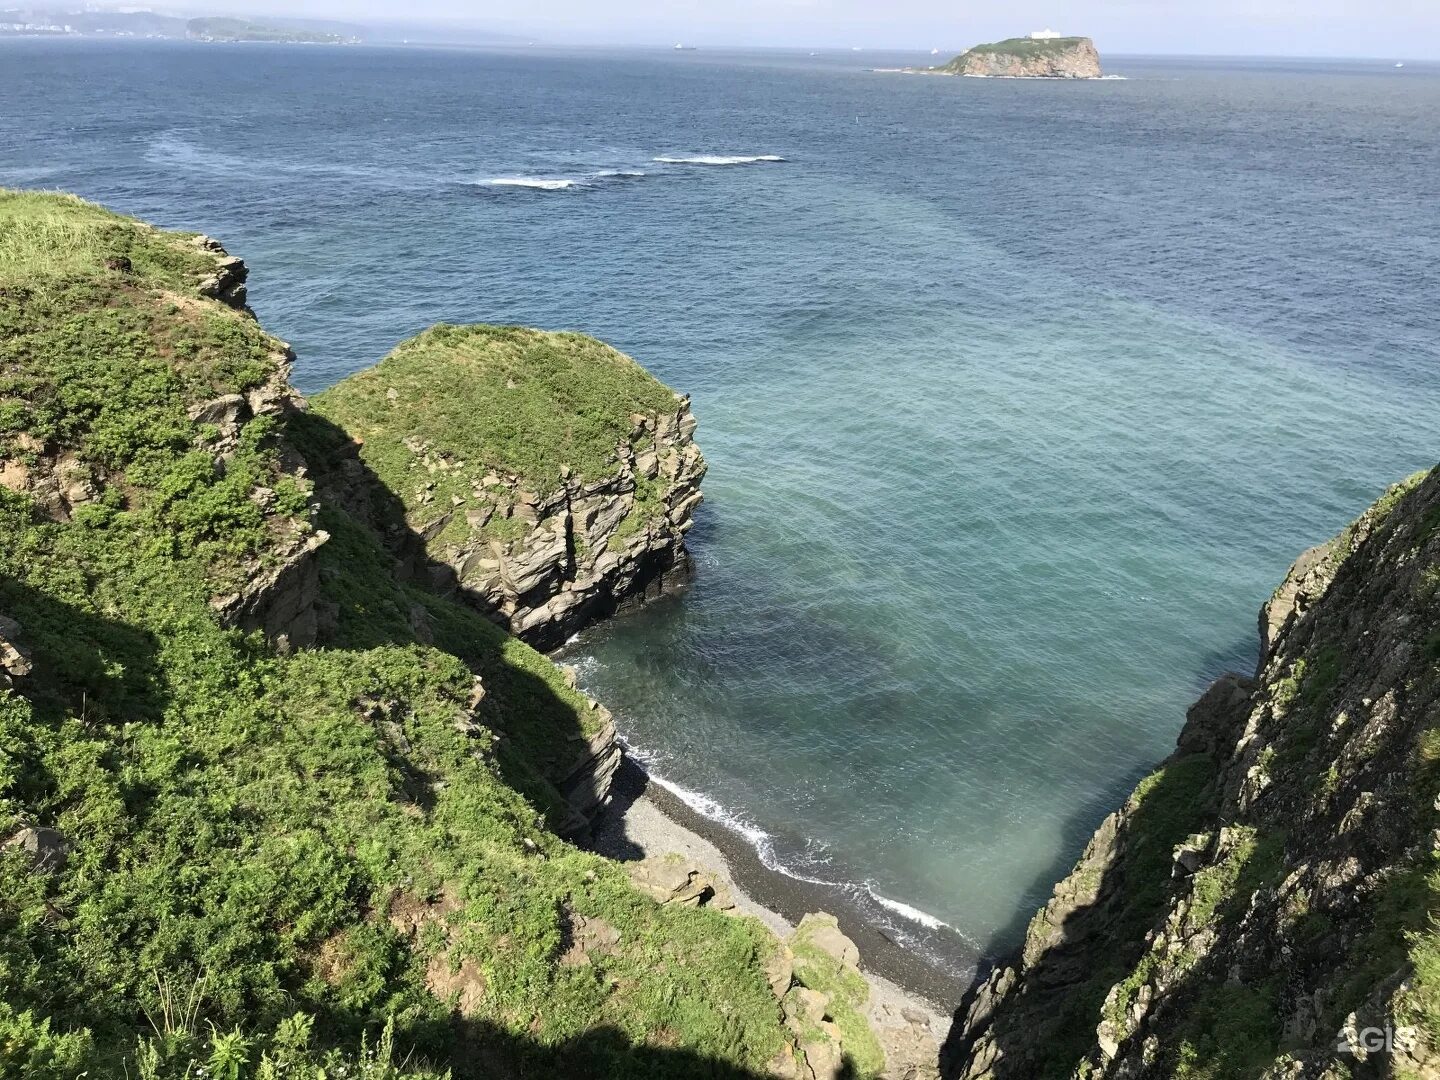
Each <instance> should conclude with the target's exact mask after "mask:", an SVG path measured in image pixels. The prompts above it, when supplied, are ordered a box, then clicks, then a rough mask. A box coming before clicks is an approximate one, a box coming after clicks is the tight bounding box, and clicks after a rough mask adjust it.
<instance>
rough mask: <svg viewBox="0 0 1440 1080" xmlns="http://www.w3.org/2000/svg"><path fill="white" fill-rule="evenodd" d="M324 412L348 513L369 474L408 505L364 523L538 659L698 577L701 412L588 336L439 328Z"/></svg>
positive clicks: (322, 403)
mask: <svg viewBox="0 0 1440 1080" xmlns="http://www.w3.org/2000/svg"><path fill="white" fill-rule="evenodd" d="M312 405H313V409H314V411H315V413H316V414H317V415H318V416H321V417H324V418H325V419H327V420H329V421H331V422H332V423H334V424H335V425H336V426H337V427H340V428H343V429H344V430H345V431H346V432H348V433H349V434H350V435H351V436H352V437H353V440H354V447H355V453H356V455H357V459H356V460H354V461H351V462H350V463H349V464H345V463H344V462H343V461H342V462H341V463H340V469H341V471H342V473H343V475H342V477H341V481H342V482H341V484H340V485H339V486H340V488H341V489H342V491H343V492H348V495H345V496H344V497H346V498H347V499H348V502H349V503H350V505H351V507H352V508H358V502H357V498H356V495H357V494H360V495H363V494H364V492H362V491H361V486H362V485H361V484H360V482H359V481H360V478H361V477H362V476H363V475H365V474H370V475H373V476H375V477H377V478H378V479H379V480H380V481H381V482H382V483H383V484H384V486H385V488H386V489H387V490H388V491H389V492H393V493H394V494H395V495H396V496H398V497H399V500H400V503H401V504H402V505H400V506H395V505H381V504H377V503H375V502H374V501H373V500H372V501H371V503H370V505H369V506H368V507H366V508H364V510H363V511H362V514H363V516H364V517H365V518H367V519H368V520H369V521H370V522H371V524H372V525H373V526H374V527H375V528H376V529H377V530H378V531H379V532H380V533H381V535H382V537H383V538H384V539H385V540H386V541H387V543H389V545H390V546H391V547H392V548H393V549H394V550H395V551H396V553H397V554H398V555H399V556H400V557H401V558H402V559H403V560H404V561H405V562H406V564H407V566H408V567H409V571H410V572H411V573H413V574H414V575H416V576H423V577H426V578H427V579H428V580H429V582H430V583H431V584H432V585H434V586H438V587H440V588H450V589H457V590H458V592H459V594H460V595H461V596H462V597H464V598H465V600H466V601H467V602H469V603H471V604H473V605H474V606H475V607H477V608H478V609H479V610H481V611H482V612H484V613H485V614H487V615H488V616H490V617H492V618H494V619H495V621H497V622H498V623H500V625H502V626H504V627H505V628H506V629H508V630H509V631H510V632H511V633H513V634H515V635H517V636H518V637H521V638H523V639H524V640H525V641H527V642H529V643H530V644H532V645H534V646H536V647H537V648H541V649H551V648H555V647H557V646H559V645H561V644H562V643H564V641H565V640H566V638H568V637H569V636H570V635H572V634H574V633H575V632H576V631H577V630H579V629H581V628H582V627H584V626H586V625H587V624H589V623H591V622H593V621H594V620H595V619H597V618H601V617H604V616H606V615H609V614H611V613H613V612H614V611H616V610H617V609H618V608H620V607H622V606H624V605H627V604H632V603H637V602H641V601H643V600H644V599H646V598H647V597H652V596H655V595H657V594H659V593H660V592H663V591H664V590H666V589H667V588H670V587H673V586H675V585H679V584H682V583H683V582H685V581H686V580H688V577H689V572H690V563H689V557H688V555H687V553H686V550H685V542H684V536H685V533H686V532H687V531H689V529H690V527H691V524H692V513H693V511H694V509H695V507H696V506H697V505H698V504H699V503H700V500H701V494H700V480H701V478H702V477H703V476H704V474H705V459H704V457H703V456H702V455H701V453H700V450H699V448H698V447H697V446H696V445H695V443H694V440H693V436H694V432H695V418H694V416H692V415H691V412H690V402H689V399H688V398H686V397H684V396H683V395H679V394H676V393H674V392H673V391H671V390H670V389H668V388H667V387H665V386H664V385H663V384H661V383H660V382H659V381H658V380H656V379H655V378H654V377H653V376H651V375H650V374H649V373H648V372H647V371H645V369H644V368H642V367H641V366H640V365H639V364H637V363H635V361H633V360H631V359H630V358H629V357H627V356H625V355H624V354H622V353H620V352H618V351H616V350H615V349H612V348H610V347H609V346H608V345H605V344H603V343H601V342H599V341H596V340H595V339H593V338H589V337H585V336H584V335H581V334H564V333H548V332H545V331H540V330H531V329H526V328H523V327H513V326H512V327H500V326H437V327H434V328H432V329H430V330H428V331H426V332H425V333H424V334H421V335H420V336H419V337H417V338H415V339H413V340H411V341H408V342H405V343H404V344H402V345H401V346H399V347H398V348H397V349H395V351H394V352H392V353H391V354H390V356H388V357H386V358H385V359H384V360H383V361H381V362H380V364H378V365H377V366H375V367H374V368H371V369H370V370H368V371H364V372H361V373H360V374H358V375H353V376H351V377H350V378H348V379H346V380H344V381H343V382H341V383H340V384H339V385H338V386H336V387H334V388H333V389H331V390H328V391H326V392H325V393H324V394H321V395H319V396H318V397H317V398H315V400H314V401H313V403H312ZM342 456H343V455H342ZM412 536H418V537H419V539H420V544H419V545H418V546H417V545H415V544H413V543H411V537H412Z"/></svg>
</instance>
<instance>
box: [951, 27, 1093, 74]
mask: <svg viewBox="0 0 1440 1080" xmlns="http://www.w3.org/2000/svg"><path fill="white" fill-rule="evenodd" d="M940 70H942V71H943V72H945V73H946V74H949V75H977V76H987V77H992V78H1025V79H1098V78H1099V77H1100V75H1101V68H1100V54H1099V53H1098V52H1097V51H1096V50H1095V43H1094V42H1093V41H1091V40H1090V39H1089V38H1088V37H1071V38H1057V39H1053V40H1050V41H1032V40H1030V39H1029V38H1011V39H1009V40H1007V41H998V42H995V43H994V44H990V45H976V46H975V47H974V48H972V49H969V50H967V51H965V52H963V53H961V54H960V55H959V56H957V57H956V58H955V59H954V60H952V61H950V63H949V64H947V65H945V67H944V68H942V69H940Z"/></svg>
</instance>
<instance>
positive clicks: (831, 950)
mask: <svg viewBox="0 0 1440 1080" xmlns="http://www.w3.org/2000/svg"><path fill="white" fill-rule="evenodd" d="M795 940H796V941H805V942H807V943H809V944H811V945H813V946H815V948H817V949H819V950H820V951H821V952H823V953H825V955H827V956H830V957H833V958H834V959H836V960H839V961H840V962H841V963H842V964H848V965H850V966H851V967H855V966H857V965H858V964H859V963H860V950H859V949H858V948H856V946H855V942H853V941H851V940H850V939H849V938H848V937H846V936H845V934H844V933H842V932H841V930H840V921H839V920H838V919H836V918H835V916H834V915H830V914H828V913H827V912H824V911H813V912H810V913H809V914H808V915H806V916H805V917H804V918H802V919H801V920H800V925H799V926H797V927H796V928H795Z"/></svg>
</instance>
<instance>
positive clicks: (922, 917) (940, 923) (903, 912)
mask: <svg viewBox="0 0 1440 1080" xmlns="http://www.w3.org/2000/svg"><path fill="white" fill-rule="evenodd" d="M865 891H866V892H867V893H869V894H870V899H871V900H874V901H875V902H876V903H877V904H879V905H880V906H881V907H883V908H886V909H887V910H889V911H893V912H895V914H896V915H899V916H901V917H903V918H906V919H909V920H910V921H911V922H915V923H919V924H920V925H921V926H924V927H928V928H929V929H931V930H953V929H954V927H952V926H951V925H950V924H949V923H947V922H946V921H945V920H944V919H937V918H936V917H935V916H934V915H931V914H930V913H929V912H928V911H921V910H920V909H919V908H917V907H911V906H910V905H909V904H907V903H904V902H903V901H900V900H892V899H890V897H888V896H881V895H880V894H879V893H878V892H876V891H875V889H874V887H873V886H872V885H871V884H870V883H869V882H868V881H867V882H866V883H865Z"/></svg>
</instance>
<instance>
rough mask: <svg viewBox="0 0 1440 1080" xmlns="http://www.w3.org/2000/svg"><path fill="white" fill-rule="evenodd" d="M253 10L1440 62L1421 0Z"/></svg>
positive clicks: (1433, 10)
mask: <svg viewBox="0 0 1440 1080" xmlns="http://www.w3.org/2000/svg"><path fill="white" fill-rule="evenodd" d="M248 8H249V5H247V10H248ZM254 11H256V12H260V13H265V14H273V15H311V16H323V17H326V18H343V19H357V20H358V19H363V20H366V21H371V20H382V19H407V20H417V21H419V20H446V21H454V22H456V23H466V24H470V25H472V26H485V27H487V28H489V29H492V30H494V31H496V32H499V33H505V34H514V35H517V36H520V37H524V38H534V39H536V40H541V41H545V42H549V43H593V44H602V43H603V44H652V45H668V44H673V43H675V42H681V41H683V42H684V43H686V44H687V45H691V44H693V45H699V46H721V45H740V46H766V45H782V46H783V45H789V46H805V47H812V48H813V47H822V46H832V47H845V48H849V47H853V46H862V47H865V48H896V49H901V48H924V49H927V50H928V49H930V48H938V49H940V50H941V51H942V52H946V51H958V50H959V49H962V48H964V47H966V46H968V45H972V44H974V43H975V42H977V41H995V40H999V39H1002V38H1006V37H1011V36H1014V35H1016V34H1023V33H1027V32H1028V31H1030V30H1038V29H1040V28H1041V27H1045V26H1054V28H1055V29H1056V30H1060V31H1063V32H1065V33H1069V34H1084V35H1087V36H1089V37H1092V38H1094V39H1095V40H1096V43H1097V44H1098V45H1100V47H1101V48H1102V49H1103V50H1104V51H1105V52H1106V53H1112V54H1113V53H1192V54H1209V55H1242V54H1243V55H1270V56H1374V57H1391V56H1393V57H1396V58H1406V59H1411V58H1413V59H1424V58H1440V5H1437V4H1435V3H1433V2H1432V0H1372V2H1369V3H1361V2H1359V0H1206V2H1201V0H1159V2H1155V0H1073V2H1072V0H1067V2H1065V3H1056V2H1055V0H1019V2H1010V0H972V2H970V3H967V4H964V5H955V4H953V3H948V2H944V0H893V2H888V3H879V2H877V0H727V2H726V3H723V4H722V3H718V2H713V0H712V2H708V3H706V2H700V0H684V2H681V3H675V2H673V0H615V2H613V3H609V4H603V5H595V4H591V3H588V2H585V0H547V2H540V3H536V2H533V0H494V2H491V3H485V4H479V5H475V4H468V3H464V2H463V0H405V2H404V3H401V2H400V0H257V2H256V3H255V4H254Z"/></svg>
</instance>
